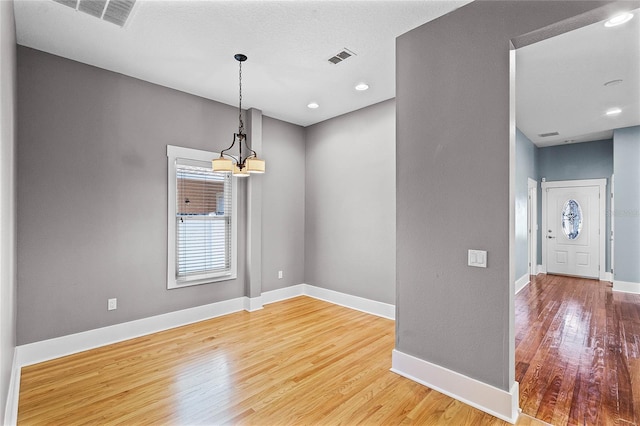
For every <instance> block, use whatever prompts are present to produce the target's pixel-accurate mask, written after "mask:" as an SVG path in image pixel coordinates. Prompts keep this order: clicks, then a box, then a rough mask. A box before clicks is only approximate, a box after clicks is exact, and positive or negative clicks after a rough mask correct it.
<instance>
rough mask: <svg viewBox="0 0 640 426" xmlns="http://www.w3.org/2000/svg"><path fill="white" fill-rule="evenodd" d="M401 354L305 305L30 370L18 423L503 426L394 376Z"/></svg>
mask: <svg viewBox="0 0 640 426" xmlns="http://www.w3.org/2000/svg"><path fill="white" fill-rule="evenodd" d="M393 347H394V322H393V321H390V320H386V319H383V318H378V317H375V316H372V315H368V314H364V313H362V312H358V311H354V310H351V309H347V308H344V307H340V306H336V305H332V304H330V303H327V302H323V301H319V300H316V299H312V298H309V297H297V298H294V299H290V300H286V301H283V302H278V303H274V304H270V305H267V306H265V309H263V310H260V311H256V312H250V313H249V312H238V313H235V314H231V315H227V316H224V317H220V318H215V319H211V320H208V321H203V322H200V323H197V324H192V325H188V326H184V327H180V328H176V329H172V330H168V331H165V332H161V333H156V334H153V335H149V336H144V337H140V338H137V339H132V340H128V341H125V342H121V343H117V344H113V345H109V346H105V347H102V348H98V349H94V350H90V351H86V352H83V353H79V354H74V355H70V356H67V357H64V358H60V359H56V360H52V361H48V362H45V363H41V364H37V365H33V366H29V367H25V368H23V369H22V377H21V386H20V400H19V408H18V424H20V425H41V424H48V425H82V424H100V425H116V424H120V425H144V424H148V425H196V424H214V425H220V424H237V425H290V424H294V425H316V424H317V425H334V424H344V425H351V424H369V425H398V424H420V425H480V424H481V425H506V424H507V423H505V422H503V421H501V420H499V419H497V418H495V417H492V416H490V415H488V414H485V413H483V412H481V411H479V410H476V409H475V408H472V407H470V406H468V405H465V404H463V403H461V402H459V401H456V400H454V399H452V398H449V397H447V396H445V395H443V394H441V393H438V392H436V391H433V390H430V389H428V388H426V387H424V386H422V385H420V384H417V383H415V382H413V381H411V380H408V379H406V378H404V377H401V376H398V375H396V374H394V373H392V372H390V371H389V368H390V366H391V351H392V349H393ZM518 424H520V425H539V424H541V422H538V421H537V420H535V419H532V418H530V417H527V416H521V418H520V419H519V421H518Z"/></svg>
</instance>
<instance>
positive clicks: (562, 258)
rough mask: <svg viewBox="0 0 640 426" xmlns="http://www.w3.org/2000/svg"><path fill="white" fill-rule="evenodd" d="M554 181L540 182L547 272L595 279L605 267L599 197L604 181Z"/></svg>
mask: <svg viewBox="0 0 640 426" xmlns="http://www.w3.org/2000/svg"><path fill="white" fill-rule="evenodd" d="M598 181H600V180H598ZM583 182H584V181H583ZM587 182H589V181H587ZM565 183H567V182H565ZM576 183H577V181H576ZM554 184H555V185H554ZM557 184H561V183H560V182H547V185H545V184H544V183H543V190H544V191H546V194H543V196H544V198H543V201H545V200H546V202H545V203H544V204H545V212H544V214H545V215H546V217H545V219H546V220H545V222H546V223H545V228H544V229H543V233H542V238H543V239H544V240H545V241H544V242H543V244H545V246H546V250H545V252H546V269H547V273H550V274H560V275H575V276H580V277H587V278H596V279H597V278H599V277H600V269H601V268H604V265H601V262H603V259H604V253H601V251H603V250H604V244H602V242H603V241H604V232H605V230H604V229H601V226H602V224H603V223H604V220H603V219H604V217H601V216H603V215H604V209H602V211H601V208H602V206H604V204H603V203H601V198H600V197H601V196H604V185H603V184H595V185H585V186H556V185H557ZM602 227H603V226H602ZM601 238H602V241H600V240H601Z"/></svg>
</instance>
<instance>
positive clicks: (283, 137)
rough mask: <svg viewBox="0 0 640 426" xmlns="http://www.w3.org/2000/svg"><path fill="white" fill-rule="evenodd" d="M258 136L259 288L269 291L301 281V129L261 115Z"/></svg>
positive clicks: (302, 146) (303, 136)
mask: <svg viewBox="0 0 640 426" xmlns="http://www.w3.org/2000/svg"><path fill="white" fill-rule="evenodd" d="M262 139H263V142H262V143H263V146H264V148H265V153H264V157H265V159H266V161H267V173H265V174H264V175H263V176H262V177H261V178H262V183H263V186H262V190H263V200H262V215H263V216H262V217H263V219H262V221H263V226H262V290H263V291H269V290H275V289H278V288H282V287H287V286H291V285H296V284H301V283H303V282H304V258H305V256H304V176H305V143H304V141H305V131H304V128H302V127H300V126H296V125H293V124H289V123H286V122H284V121H279V120H276V119H273V118H269V117H263V122H262ZM278 271H282V272H283V276H282V279H278Z"/></svg>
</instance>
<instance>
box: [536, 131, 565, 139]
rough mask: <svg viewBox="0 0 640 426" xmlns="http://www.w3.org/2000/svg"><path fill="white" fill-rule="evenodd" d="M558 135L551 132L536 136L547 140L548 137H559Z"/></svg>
mask: <svg viewBox="0 0 640 426" xmlns="http://www.w3.org/2000/svg"><path fill="white" fill-rule="evenodd" d="M559 135H560V133H558V132H551V133H540V134H539V135H538V136H540V137H541V138H548V137H549V136H559Z"/></svg>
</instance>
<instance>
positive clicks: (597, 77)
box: [516, 9, 640, 147]
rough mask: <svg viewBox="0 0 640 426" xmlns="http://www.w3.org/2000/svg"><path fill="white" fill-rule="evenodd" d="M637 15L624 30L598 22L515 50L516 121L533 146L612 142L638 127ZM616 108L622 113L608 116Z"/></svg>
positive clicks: (639, 25) (639, 65) (639, 40)
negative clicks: (618, 132)
mask: <svg viewBox="0 0 640 426" xmlns="http://www.w3.org/2000/svg"><path fill="white" fill-rule="evenodd" d="M639 12H640V9H639V10H636V11H634V17H633V19H631V21H629V22H627V23H626V24H624V25H621V26H617V27H611V28H607V27H605V26H604V22H598V23H595V24H592V25H588V26H586V27H583V28H580V29H577V30H574V31H571V32H568V33H565V34H562V35H559V36H556V37H553V38H550V39H547V40H544V41H541V42H538V43H535V44H532V45H530V46H526V47H523V48H520V49H518V50H517V51H516V102H517V103H516V122H517V126H518V128H519V129H520V130H521V131H522V132H523V133H524V134H525V135H526V136H527V137H528V138H529V139H530V140H531V141H532V142H533V143H535V144H536V145H537V146H540V147H542V146H549V145H558V144H563V143H565V141H567V140H569V141H571V140H573V141H574V142H586V141H593V140H601V139H609V138H611V137H612V134H613V132H612V131H613V129H617V128H622V127H628V126H634V125H638V124H640V13H639ZM617 79H622V80H623V81H622V83H620V84H617V85H612V86H606V87H605V86H604V83H606V82H608V81H611V80H617ZM613 107H619V108H620V109H622V112H621V113H620V114H619V115H616V116H607V115H606V114H605V112H606V111H607V109H609V108H613ZM552 132H558V133H559V135H558V136H552V137H540V136H538V135H539V134H543V133H552Z"/></svg>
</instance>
